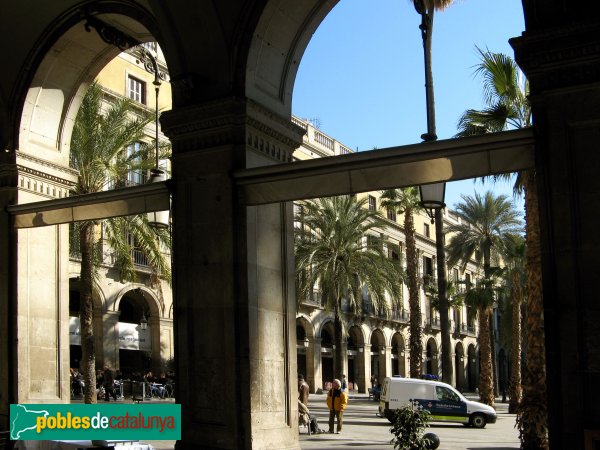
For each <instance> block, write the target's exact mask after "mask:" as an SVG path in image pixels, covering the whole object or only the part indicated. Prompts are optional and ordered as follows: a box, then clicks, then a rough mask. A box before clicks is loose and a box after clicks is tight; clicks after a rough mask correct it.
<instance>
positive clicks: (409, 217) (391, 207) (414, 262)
mask: <svg viewBox="0 0 600 450" xmlns="http://www.w3.org/2000/svg"><path fill="white" fill-rule="evenodd" d="M381 206H382V208H385V209H387V210H388V211H394V212H397V213H399V214H404V237H405V239H406V284H407V288H408V307H409V310H410V322H409V324H410V325H409V330H410V337H409V351H410V370H409V372H410V376H411V378H419V377H420V376H421V373H422V370H423V369H422V365H423V339H422V335H423V326H422V321H421V320H422V319H421V317H422V316H421V302H420V300H419V287H420V282H419V276H418V267H419V266H418V257H417V243H416V239H415V222H414V217H413V214H415V213H417V212H418V211H419V210H420V209H421V206H420V198H419V191H418V189H417V188H416V187H407V188H402V189H388V190H385V191H382V194H381Z"/></svg>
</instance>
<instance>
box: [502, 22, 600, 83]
mask: <svg viewBox="0 0 600 450" xmlns="http://www.w3.org/2000/svg"><path fill="white" fill-rule="evenodd" d="M510 44H511V45H512V47H513V48H514V49H515V55H516V61H517V62H518V64H519V66H520V67H521V68H522V70H523V72H524V73H525V74H526V75H527V78H528V79H529V81H530V82H531V90H532V93H533V94H536V93H539V92H542V91H545V90H551V89H558V88H562V87H569V86H574V85H582V84H587V83H594V82H598V81H600V23H599V22H598V21H590V22H584V23H577V24H571V25H568V26H563V27H557V28H553V29H550V30H544V31H536V32H526V33H524V34H523V35H522V36H520V37H518V38H513V39H510Z"/></svg>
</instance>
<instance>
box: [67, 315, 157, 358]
mask: <svg viewBox="0 0 600 450" xmlns="http://www.w3.org/2000/svg"><path fill="white" fill-rule="evenodd" d="M118 327H119V349H123V350H145V351H151V350H152V342H151V341H150V327H148V329H147V330H142V329H140V326H139V325H138V324H135V323H126V322H119V324H118ZM69 343H70V344H71V345H81V327H80V326H79V317H69Z"/></svg>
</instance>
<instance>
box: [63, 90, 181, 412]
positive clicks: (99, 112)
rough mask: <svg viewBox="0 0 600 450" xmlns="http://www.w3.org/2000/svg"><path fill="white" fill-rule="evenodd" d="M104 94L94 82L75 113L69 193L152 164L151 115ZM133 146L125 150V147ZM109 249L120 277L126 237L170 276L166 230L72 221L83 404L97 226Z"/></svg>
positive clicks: (91, 358)
mask: <svg viewBox="0 0 600 450" xmlns="http://www.w3.org/2000/svg"><path fill="white" fill-rule="evenodd" d="M103 104H104V100H103V93H102V90H101V89H100V87H99V86H98V85H96V84H95V83H94V84H92V85H91V86H90V88H89V89H88V91H87V92H86V95H85V97H84V98H83V102H82V104H81V107H80V109H79V112H78V113H77V117H76V119H75V124H74V128H73V134H72V137H71V154H70V158H71V166H72V167H73V168H75V169H77V170H78V171H79V176H78V180H77V184H76V185H75V187H74V188H73V195H81V194H90V193H94V192H100V191H103V190H106V189H107V188H111V187H113V186H120V185H123V184H125V183H126V180H127V176H128V174H131V172H132V171H135V170H145V169H148V168H150V167H152V166H153V161H152V159H151V158H148V157H147V156H148V155H147V152H148V146H147V145H145V144H142V139H144V137H145V136H146V134H145V132H144V129H145V127H146V125H148V124H149V123H150V122H151V121H152V116H151V115H148V114H145V113H140V112H136V111H135V110H134V108H133V104H132V102H131V101H130V100H128V99H121V100H117V101H115V102H114V103H112V104H111V105H110V106H109V107H108V108H107V109H106V110H105V111H104V110H103ZM132 146H133V147H134V148H135V150H133V151H129V152H127V150H126V149H127V147H130V148H131V147H132ZM100 225H102V230H103V234H104V238H105V239H106V241H107V242H108V244H109V245H110V248H111V249H112V250H113V251H114V254H115V256H116V261H117V266H118V267H119V269H120V274H121V279H122V280H123V281H130V280H133V279H134V278H135V270H134V262H133V257H132V255H133V252H132V246H131V244H130V243H131V242H132V240H133V241H134V242H135V244H136V248H137V249H138V250H141V251H142V252H143V253H144V254H145V255H146V256H147V257H148V260H149V265H150V266H151V267H152V268H153V271H155V272H157V273H159V274H161V275H162V276H163V277H167V278H168V277H170V268H169V265H168V263H167V260H166V258H165V256H164V253H163V252H164V249H165V248H166V247H165V246H169V245H170V242H169V233H168V232H167V231H165V230H162V231H158V230H153V229H151V228H150V227H149V226H148V223H147V218H146V216H131V217H118V218H111V219H105V220H103V221H102V222H98V221H83V222H77V223H75V224H74V225H73V234H72V236H73V237H74V243H78V244H79V252H80V254H81V274H80V300H81V305H80V321H81V323H80V327H81V351H82V358H81V366H82V375H83V378H84V383H85V390H84V401H85V403H96V390H95V389H96V352H95V348H94V334H93V314H92V313H93V306H92V296H93V286H94V278H95V276H96V270H97V267H98V263H99V260H100V257H99V252H98V250H99V226H100Z"/></svg>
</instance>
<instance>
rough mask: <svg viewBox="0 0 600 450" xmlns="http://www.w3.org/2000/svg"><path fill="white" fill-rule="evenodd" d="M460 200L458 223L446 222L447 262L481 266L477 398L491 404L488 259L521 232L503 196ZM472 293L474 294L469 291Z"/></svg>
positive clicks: (491, 259)
mask: <svg viewBox="0 0 600 450" xmlns="http://www.w3.org/2000/svg"><path fill="white" fill-rule="evenodd" d="M462 199H463V201H462V202H460V203H458V204H457V205H456V208H455V211H456V215H457V216H458V217H459V218H460V219H461V220H460V223H457V224H453V225H450V226H449V227H448V233H449V234H451V235H453V236H452V240H451V241H450V244H449V245H448V264H449V265H450V266H454V265H455V264H457V263H459V262H460V263H461V265H462V268H463V270H464V268H465V267H466V265H467V263H468V262H469V261H471V260H473V259H474V260H475V262H476V263H477V264H478V265H479V266H480V267H482V268H483V275H484V277H483V278H484V279H483V285H482V290H481V292H480V294H481V296H480V298H479V300H480V302H479V303H478V315H479V347H480V352H481V371H480V380H479V392H480V397H481V401H482V402H484V403H486V404H488V405H490V406H493V405H494V386H493V372H492V354H491V343H490V341H489V336H490V334H489V333H490V330H489V322H490V321H489V318H490V313H491V305H490V304H489V303H488V301H487V300H488V299H489V292H490V286H489V284H490V283H491V282H492V265H491V263H492V261H494V260H497V258H498V255H499V253H500V252H501V251H502V250H503V249H504V248H505V247H506V245H507V243H506V242H507V240H508V239H509V236H511V235H513V234H518V233H520V232H521V231H522V229H521V221H520V219H519V213H518V212H517V210H516V209H515V207H514V205H513V204H512V202H510V201H509V200H508V199H507V197H506V196H504V195H500V196H498V197H496V196H494V194H493V193H492V192H489V191H488V192H486V193H485V194H484V195H483V196H481V195H479V194H477V193H476V194H475V197H470V196H465V195H463V196H462ZM472 295H475V294H472Z"/></svg>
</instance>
